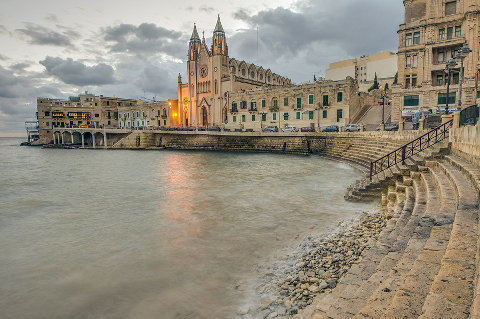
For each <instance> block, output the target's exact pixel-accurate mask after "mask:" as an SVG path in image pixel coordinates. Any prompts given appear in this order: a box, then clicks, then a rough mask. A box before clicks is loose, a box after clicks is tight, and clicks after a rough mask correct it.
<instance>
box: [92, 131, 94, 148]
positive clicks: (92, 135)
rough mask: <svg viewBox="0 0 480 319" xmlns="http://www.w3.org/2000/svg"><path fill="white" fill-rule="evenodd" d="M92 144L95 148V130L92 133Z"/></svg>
mask: <svg viewBox="0 0 480 319" xmlns="http://www.w3.org/2000/svg"><path fill="white" fill-rule="evenodd" d="M92 145H93V148H95V132H93V133H92Z"/></svg>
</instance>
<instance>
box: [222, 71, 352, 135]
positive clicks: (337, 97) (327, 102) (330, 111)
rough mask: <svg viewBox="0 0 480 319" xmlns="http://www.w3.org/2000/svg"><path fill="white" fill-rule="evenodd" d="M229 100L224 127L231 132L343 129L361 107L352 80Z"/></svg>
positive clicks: (256, 92) (233, 96)
mask: <svg viewBox="0 0 480 319" xmlns="http://www.w3.org/2000/svg"><path fill="white" fill-rule="evenodd" d="M226 100H227V103H228V105H229V110H228V116H227V120H228V121H227V122H228V123H227V124H226V125H225V127H226V128H229V129H232V130H233V129H253V130H255V131H259V130H261V128H262V127H265V126H277V127H278V128H279V129H281V128H283V127H286V126H295V127H296V128H302V127H312V128H316V129H317V130H318V129H319V128H320V129H321V128H322V127H325V126H329V125H338V126H340V127H342V126H345V125H347V124H349V123H350V116H351V115H353V114H355V113H356V112H358V110H359V109H360V106H361V98H360V97H359V95H358V82H357V81H356V80H354V79H353V78H351V77H347V78H346V79H344V80H342V81H327V80H320V81H316V82H313V83H306V84H302V85H290V86H282V87H260V88H256V89H251V90H248V91H239V92H228V93H227V94H226Z"/></svg>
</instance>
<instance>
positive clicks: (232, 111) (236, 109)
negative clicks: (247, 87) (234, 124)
mask: <svg viewBox="0 0 480 319" xmlns="http://www.w3.org/2000/svg"><path fill="white" fill-rule="evenodd" d="M230 113H238V108H236V107H233V108H232V109H231V110H230Z"/></svg>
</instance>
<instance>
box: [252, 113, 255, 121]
mask: <svg viewBox="0 0 480 319" xmlns="http://www.w3.org/2000/svg"><path fill="white" fill-rule="evenodd" d="M252 122H255V114H252Z"/></svg>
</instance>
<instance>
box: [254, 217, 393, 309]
mask: <svg viewBox="0 0 480 319" xmlns="http://www.w3.org/2000/svg"><path fill="white" fill-rule="evenodd" d="M386 221H387V219H386V217H385V215H384V213H382V212H377V213H371V214H367V213H365V214H364V215H363V216H362V217H361V218H360V220H359V222H358V223H357V224H355V225H353V226H351V227H350V228H348V229H346V230H343V231H341V232H339V233H338V234H336V235H335V236H333V237H332V238H329V239H326V240H322V241H315V240H314V239H312V238H309V242H305V243H302V244H301V248H302V251H303V254H302V255H301V256H300V258H299V259H298V260H296V261H295V262H294V263H292V266H293V269H289V270H284V271H285V272H286V273H285V274H278V273H269V274H268V276H275V277H273V278H277V277H278V278H281V279H278V280H277V279H274V280H271V281H269V282H267V283H266V284H265V287H257V288H258V289H257V290H258V291H260V292H261V295H262V296H263V298H265V297H268V299H264V300H263V301H262V303H261V306H260V307H259V308H258V309H257V311H253V314H254V317H255V318H258V317H261V318H275V317H276V318H279V317H283V316H284V315H285V316H286V318H288V317H293V316H294V315H295V314H297V313H299V312H301V311H302V309H304V308H305V307H307V306H308V305H310V304H312V302H313V299H314V298H315V297H317V296H318V295H319V294H321V293H323V292H327V291H330V290H331V289H334V288H335V287H336V286H337V284H338V281H339V279H341V278H342V277H343V276H345V274H346V273H347V272H348V270H349V269H350V267H351V266H352V264H353V263H355V262H356V261H357V260H358V259H359V258H360V256H361V254H362V252H363V251H364V249H365V248H367V247H368V245H369V243H371V240H372V239H377V238H378V235H379V234H380V232H381V231H382V229H383V228H384V227H385V226H386ZM292 257H294V256H292ZM278 271H280V270H277V272H278ZM262 316H263V317H262Z"/></svg>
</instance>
